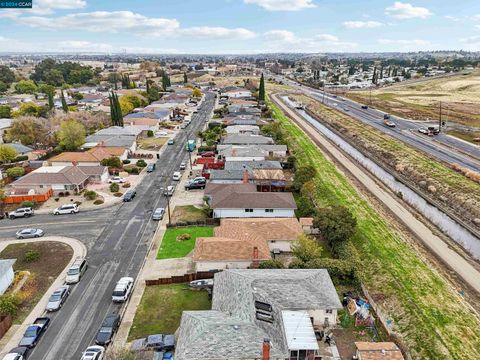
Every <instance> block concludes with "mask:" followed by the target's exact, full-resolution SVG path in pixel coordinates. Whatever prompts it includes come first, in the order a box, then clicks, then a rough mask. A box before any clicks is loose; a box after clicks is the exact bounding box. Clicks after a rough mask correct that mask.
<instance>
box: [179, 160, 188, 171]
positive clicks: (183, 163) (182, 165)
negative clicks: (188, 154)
mask: <svg viewBox="0 0 480 360" xmlns="http://www.w3.org/2000/svg"><path fill="white" fill-rule="evenodd" d="M186 168H187V164H185V162H182V163H181V164H180V170H185V169H186Z"/></svg>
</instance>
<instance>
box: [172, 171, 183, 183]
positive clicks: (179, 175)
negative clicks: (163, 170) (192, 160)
mask: <svg viewBox="0 0 480 360" xmlns="http://www.w3.org/2000/svg"><path fill="white" fill-rule="evenodd" d="M181 178H182V173H181V172H180V171H175V172H174V173H173V176H172V179H173V180H174V181H179V180H180V179H181Z"/></svg>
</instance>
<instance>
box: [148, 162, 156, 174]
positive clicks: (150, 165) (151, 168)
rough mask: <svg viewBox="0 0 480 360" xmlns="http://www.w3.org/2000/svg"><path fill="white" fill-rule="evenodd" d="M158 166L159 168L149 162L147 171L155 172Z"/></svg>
mask: <svg viewBox="0 0 480 360" xmlns="http://www.w3.org/2000/svg"><path fill="white" fill-rule="evenodd" d="M156 168H157V166H156V165H155V164H154V163H152V164H148V166H147V172H149V173H150V172H153V171H155V169H156Z"/></svg>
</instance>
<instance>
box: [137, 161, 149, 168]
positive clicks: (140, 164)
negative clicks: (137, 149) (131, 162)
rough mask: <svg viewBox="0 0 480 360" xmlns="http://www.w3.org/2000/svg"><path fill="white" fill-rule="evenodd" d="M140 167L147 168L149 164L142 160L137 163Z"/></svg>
mask: <svg viewBox="0 0 480 360" xmlns="http://www.w3.org/2000/svg"><path fill="white" fill-rule="evenodd" d="M136 165H137V166H138V167H141V168H144V167H145V166H147V163H146V162H145V160H143V159H140V160H138V161H137V164H136Z"/></svg>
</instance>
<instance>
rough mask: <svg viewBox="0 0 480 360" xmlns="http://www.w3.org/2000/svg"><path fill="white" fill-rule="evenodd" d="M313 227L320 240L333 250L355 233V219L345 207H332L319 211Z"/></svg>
mask: <svg viewBox="0 0 480 360" xmlns="http://www.w3.org/2000/svg"><path fill="white" fill-rule="evenodd" d="M313 226H314V227H315V228H318V229H319V231H320V234H321V236H322V238H323V239H325V240H327V242H328V243H329V245H330V246H331V247H332V248H335V247H336V246H337V245H338V244H339V243H343V242H345V241H347V240H348V239H349V238H350V237H351V236H352V235H353V234H354V233H355V230H356V227H357V219H356V218H355V217H354V216H353V214H352V213H351V212H350V210H349V209H348V208H346V207H345V206H342V205H334V206H331V207H328V208H321V209H319V210H318V211H317V215H316V216H315V217H314V219H313Z"/></svg>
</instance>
